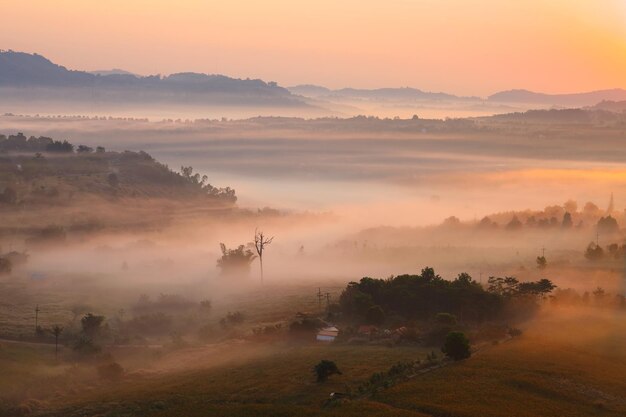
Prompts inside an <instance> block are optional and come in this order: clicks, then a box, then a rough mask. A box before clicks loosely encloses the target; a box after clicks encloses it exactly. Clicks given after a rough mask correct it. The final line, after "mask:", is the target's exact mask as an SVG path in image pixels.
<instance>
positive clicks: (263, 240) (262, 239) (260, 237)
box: [254, 229, 274, 284]
mask: <svg viewBox="0 0 626 417" xmlns="http://www.w3.org/2000/svg"><path fill="white" fill-rule="evenodd" d="M272 240H274V236H272V237H270V238H268V237H267V236H265V235H264V234H263V232H261V231H258V230H257V229H254V247H255V249H256V253H257V255H259V263H260V264H261V284H263V251H264V250H265V247H266V246H267V245H269V244H270V243H272Z"/></svg>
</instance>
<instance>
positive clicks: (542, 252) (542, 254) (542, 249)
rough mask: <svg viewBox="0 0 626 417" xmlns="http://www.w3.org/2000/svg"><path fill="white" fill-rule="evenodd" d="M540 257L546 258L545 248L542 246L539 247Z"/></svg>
mask: <svg viewBox="0 0 626 417" xmlns="http://www.w3.org/2000/svg"><path fill="white" fill-rule="evenodd" d="M541 256H542V257H543V258H545V257H546V248H544V247H543V246H542V247H541Z"/></svg>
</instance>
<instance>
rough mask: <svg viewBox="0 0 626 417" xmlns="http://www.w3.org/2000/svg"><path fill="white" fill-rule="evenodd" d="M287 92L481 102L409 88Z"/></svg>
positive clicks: (298, 89) (312, 88)
mask: <svg viewBox="0 0 626 417" xmlns="http://www.w3.org/2000/svg"><path fill="white" fill-rule="evenodd" d="M288 90H289V91H291V92H292V93H294V94H299V95H302V96H305V97H311V98H326V99H353V100H377V101H426V100H432V101H443V100H447V101H459V100H462V101H465V100H481V99H480V98H479V97H459V96H455V95H453V94H447V93H432V92H428V91H422V90H418V89H416V88H410V87H399V88H375V89H359V88H341V89H337V90H331V89H329V88H326V87H321V86H317V85H309V84H305V85H297V86H294V87H288Z"/></svg>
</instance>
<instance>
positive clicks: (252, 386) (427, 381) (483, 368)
mask: <svg viewBox="0 0 626 417" xmlns="http://www.w3.org/2000/svg"><path fill="white" fill-rule="evenodd" d="M625 323H626V322H625V321H624V316H623V314H622V315H621V316H618V317H610V316H606V317H593V318H589V317H588V316H584V315H582V316H580V315H579V316H575V317H574V318H573V319H570V318H559V319H558V320H553V319H544V320H542V321H541V322H540V325H536V326H534V327H532V328H530V329H527V331H526V333H525V334H524V335H523V336H522V337H521V338H519V339H516V340H513V341H511V342H508V343H503V344H500V345H496V346H489V347H487V348H484V349H483V350H481V351H480V352H478V353H477V354H476V355H474V356H473V357H472V358H471V359H469V360H467V361H463V362H460V363H456V364H453V365H450V366H448V367H445V368H442V369H439V370H435V371H433V372H430V373H427V374H425V375H422V376H418V377H416V378H414V379H412V380H409V381H407V382H404V383H401V384H399V385H396V386H395V387H392V388H390V389H388V390H386V391H383V392H379V393H378V394H376V395H375V397H373V398H369V399H363V400H357V401H352V402H349V403H346V404H342V405H337V406H332V407H327V408H324V407H322V406H321V405H322V403H323V401H324V400H325V399H326V398H328V394H329V393H330V392H333V391H345V389H346V386H352V387H355V386H356V385H358V384H359V383H360V382H362V381H363V380H365V379H367V378H368V377H369V376H370V375H371V373H372V372H376V371H381V370H385V369H387V368H388V367H389V366H390V365H391V364H393V363H395V362H397V361H398V360H401V359H409V358H416V357H422V358H423V355H424V352H423V351H422V352H419V351H417V350H414V349H409V348H384V347H354V346H313V347H284V346H283V347H277V348H275V349H276V350H273V349H274V348H272V349H269V350H266V348H258V349H259V351H258V352H256V353H255V354H254V355H251V356H247V354H241V358H242V361H240V362H238V361H237V360H232V361H228V362H226V363H221V364H220V365H218V366H215V367H213V368H207V369H204V370H202V369H198V370H188V371H181V372H178V373H175V374H162V375H154V376H152V377H150V378H146V379H130V380H128V381H126V382H124V383H123V384H120V385H119V386H99V387H98V388H97V389H95V390H93V391H91V393H82V394H79V395H76V396H72V397H71V398H69V402H68V398H64V399H59V400H56V401H52V402H50V404H49V407H48V408H47V411H45V412H42V415H46V416H61V415H62V416H78V415H85V413H86V415H106V416H118V415H119V416H121V415H133V416H145V415H150V416H152V415H154V416H182V415H184V416H206V415H211V416H221V415H224V416H238V415H241V416H254V415H259V416H261V415H272V416H276V415H277V416H280V415H285V416H287V415H304V416H306V415H342V416H350V415H376V416H379V415H383V416H384V415H390V416H396V415H398V416H403V415H406V416H423V415H431V416H436V417H443V416H481V417H483V416H486V417H488V416H502V417H504V416H507V417H510V416H520V417H521V416H528V417H530V416H532V417H536V416H594V415H598V416H621V415H624V413H626V401H625V400H624V393H626V380H624V377H623V376H624V375H625V374H626V352H624V350H623V348H622V347H623V346H624V342H626V336H625V335H626V332H625V331H624V330H626V324H625ZM252 348H253V349H257V347H254V346H252ZM233 354H234V353H233ZM181 355H182V356H183V357H185V356H188V357H189V360H190V361H192V362H197V363H203V361H202V360H198V359H197V358H194V356H193V355H191V354H190V353H189V352H187V353H185V352H181ZM237 355H239V354H237ZM323 358H326V359H332V360H335V361H336V362H337V364H338V365H339V367H340V368H341V370H342V371H343V372H344V374H343V375H341V376H335V377H333V378H331V380H330V381H329V382H328V383H326V384H317V383H315V382H314V380H313V377H312V375H311V366H312V364H314V363H316V362H317V361H318V360H320V359H323ZM42 411H43V410H42Z"/></svg>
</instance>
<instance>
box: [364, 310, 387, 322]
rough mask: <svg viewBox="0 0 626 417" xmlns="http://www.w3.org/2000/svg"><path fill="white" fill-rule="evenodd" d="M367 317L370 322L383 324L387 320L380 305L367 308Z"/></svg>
mask: <svg viewBox="0 0 626 417" xmlns="http://www.w3.org/2000/svg"><path fill="white" fill-rule="evenodd" d="M365 319H366V320H367V322H368V323H369V324H382V323H383V322H384V321H385V312H384V311H383V309H382V308H381V307H380V306H372V307H370V308H369V309H368V310H367V314H366V315H365Z"/></svg>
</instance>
